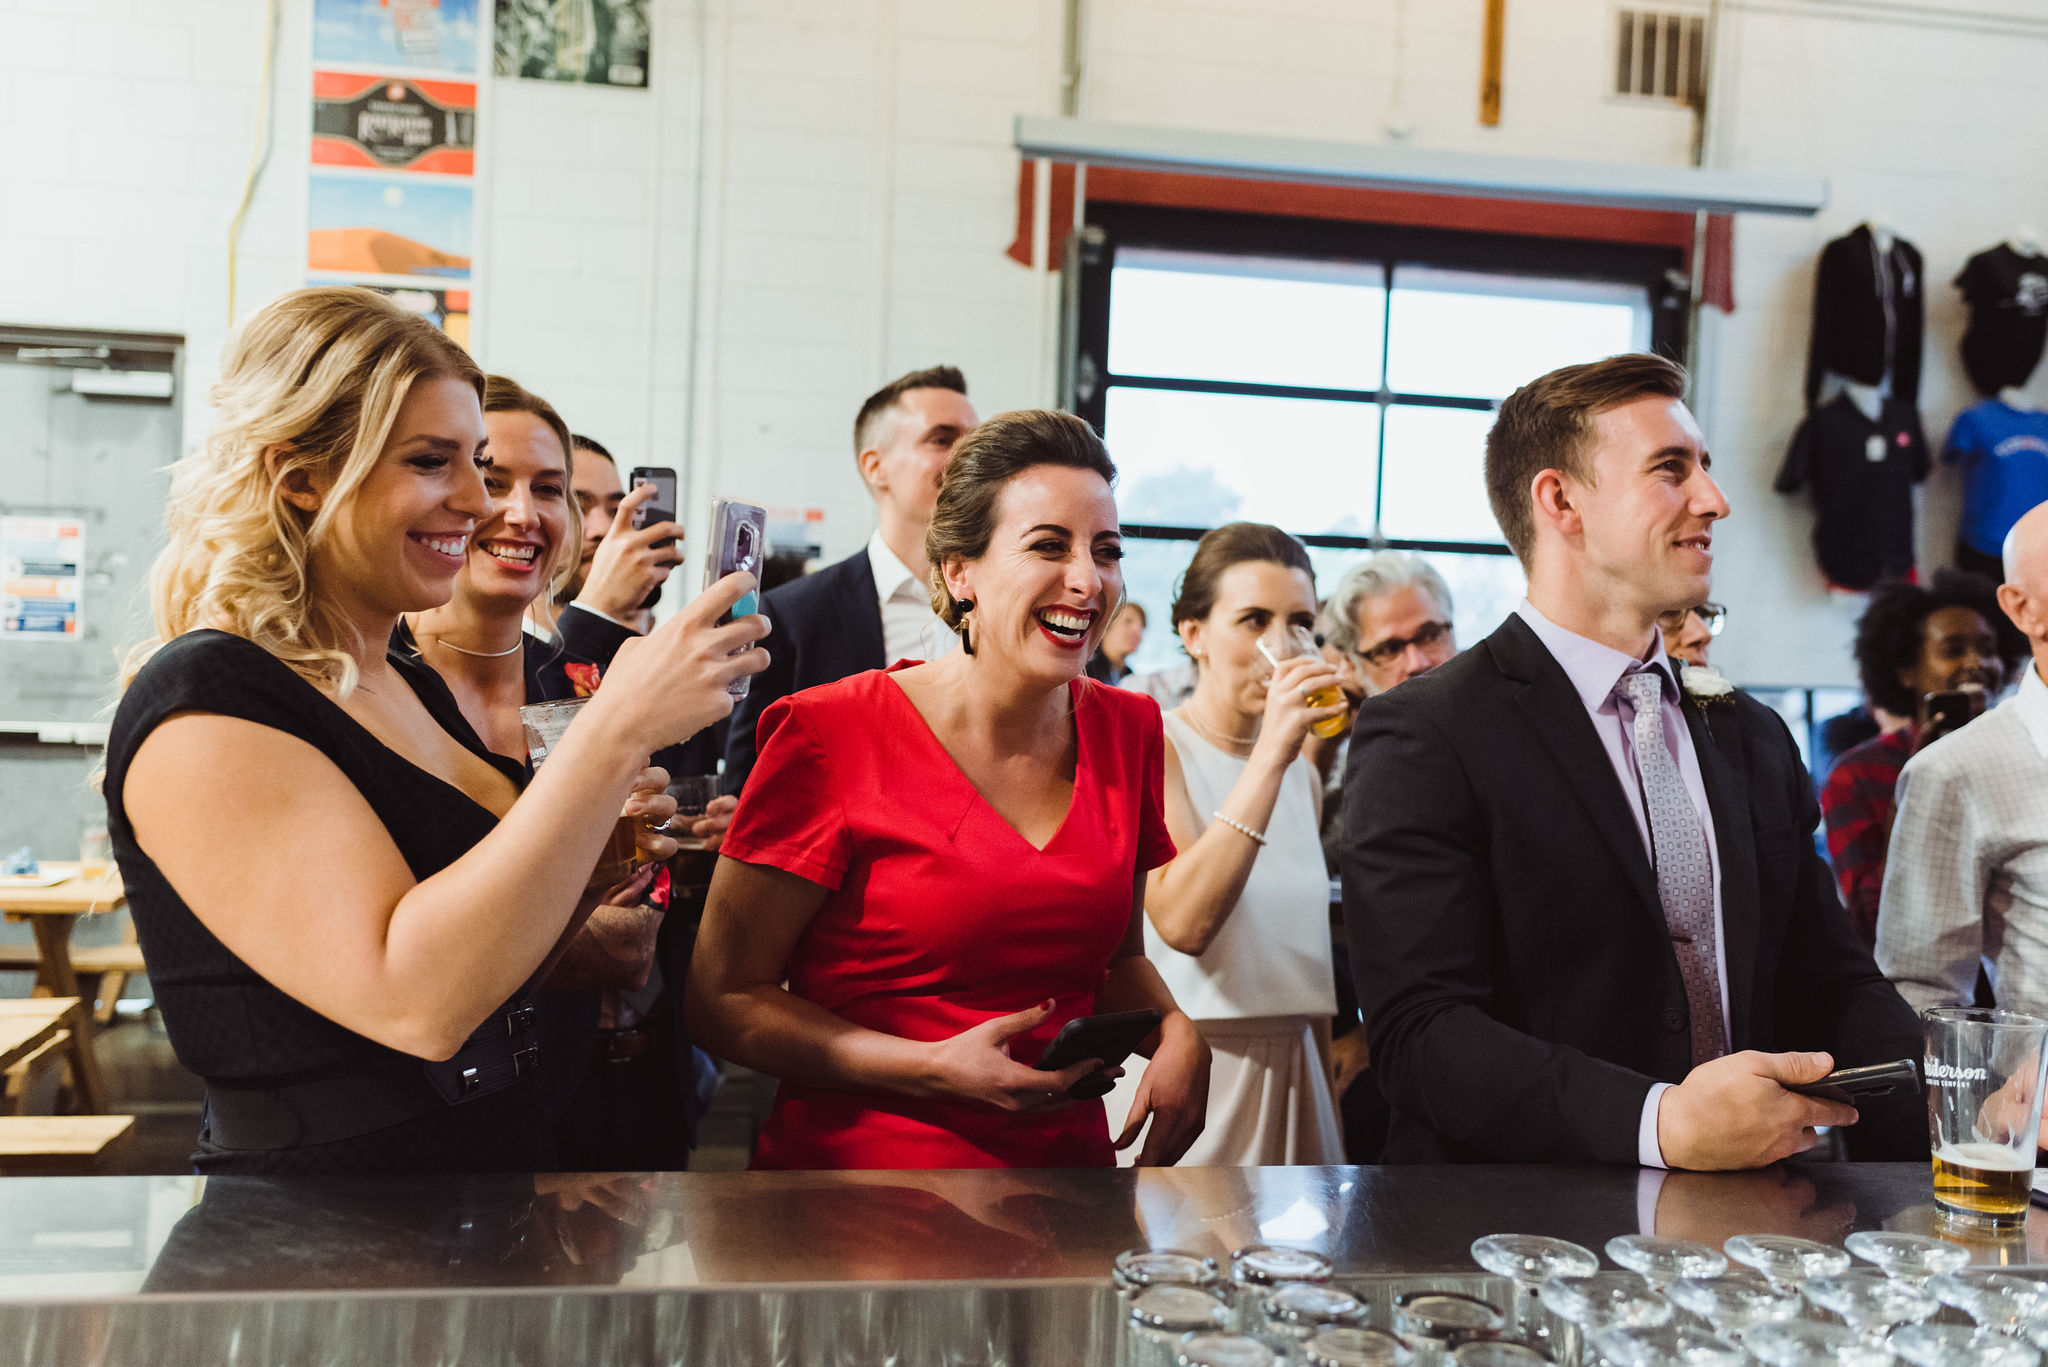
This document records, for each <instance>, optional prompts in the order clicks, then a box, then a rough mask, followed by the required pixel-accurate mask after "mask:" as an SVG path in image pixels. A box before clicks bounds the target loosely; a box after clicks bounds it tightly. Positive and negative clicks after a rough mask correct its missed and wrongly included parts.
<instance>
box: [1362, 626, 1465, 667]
mask: <svg viewBox="0 0 2048 1367" xmlns="http://www.w3.org/2000/svg"><path fill="white" fill-rule="evenodd" d="M1450 634H1451V624H1450V623H1449V622H1424V623H1423V624H1422V625H1421V626H1419V627H1417V628H1416V629H1415V634H1414V635H1413V636H1410V637H1409V638H1408V639H1407V640H1405V641H1404V640H1402V639H1401V638H1400V637H1399V636H1393V637H1389V638H1388V639H1386V640H1384V641H1381V642H1380V643H1379V644H1378V645H1376V646H1374V647H1373V648H1372V649H1371V650H1360V651H1354V652H1353V653H1354V654H1356V655H1357V656H1358V658H1359V659H1361V660H1363V661H1365V662H1366V663H1367V664H1369V665H1390V664H1392V663H1393V662H1394V661H1396V660H1398V659H1400V658H1401V656H1402V654H1403V653H1404V652H1405V651H1406V650H1407V649H1408V647H1410V646H1421V647H1422V648H1423V649H1424V650H1427V649H1429V647H1431V646H1433V645H1435V644H1436V643H1437V642H1438V641H1441V640H1443V639H1444V637H1446V636H1448V635H1450Z"/></svg>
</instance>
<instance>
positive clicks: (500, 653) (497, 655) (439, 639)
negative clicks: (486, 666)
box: [427, 636, 526, 660]
mask: <svg viewBox="0 0 2048 1367" xmlns="http://www.w3.org/2000/svg"><path fill="white" fill-rule="evenodd" d="M427 639H428V640H430V641H433V642H434V643H435V644H437V645H439V646H441V647H442V648H443V649H446V650H452V651H454V652H455V653H456V654H457V655H474V656H476V657H477V658H478V659H479V660H502V659H504V658H505V657H506V656H507V655H517V654H518V653H519V652H520V651H522V650H524V649H526V642H525V641H523V640H522V641H520V642H519V643H518V644H517V645H515V646H513V647H512V649H510V650H471V649H470V648H469V647H467V646H459V645H457V644H455V642H453V641H451V640H449V639H448V638H447V637H446V636H430V637H428V638H427Z"/></svg>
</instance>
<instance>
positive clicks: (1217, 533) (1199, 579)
mask: <svg viewBox="0 0 2048 1367" xmlns="http://www.w3.org/2000/svg"><path fill="white" fill-rule="evenodd" d="M1257 561H1268V562H1271V563H1272V564H1275V565H1279V566H1282V567H1284V568H1286V569H1290V570H1300V571H1301V572H1302V573H1303V574H1306V575H1307V576H1308V581H1309V583H1311V584H1313V583H1315V581H1316V567H1315V566H1314V565H1313V564H1311V563H1310V562H1309V558H1308V548H1307V547H1306V546H1304V545H1302V544H1301V542H1299V541H1297V540H1296V539H1295V538H1294V537H1292V536H1290V535H1289V534H1288V533H1286V532H1283V531H1281V530H1280V529H1279V528H1278V527H1275V526H1272V525H1271V524H1269V523H1265V522H1226V523H1224V524H1223V525H1222V526H1221V527H1213V528H1211V529H1210V530H1209V531H1207V532H1204V533H1203V534H1202V539H1201V540H1200V541H1197V542H1196V543H1195V558H1194V559H1193V560H1190V561H1188V567H1187V568H1186V569H1185V570H1183V571H1181V576H1180V583H1179V584H1178V585H1177V586H1176V588H1175V591H1174V596H1173V625H1174V628H1175V629H1176V630H1178V629H1179V627H1180V624H1181V623H1182V622H1206V621H1207V620H1209V614H1210V613H1211V612H1213V611H1215V609H1216V581H1217V580H1219V579H1221V578H1222V577H1223V572H1224V571H1225V570H1227V569H1229V568H1230V567H1231V566H1232V565H1244V564H1249V563H1253V562H1257ZM1181 649H1182V650H1186V649H1187V647H1186V646H1185V645H1183V646H1182V647H1181Z"/></svg>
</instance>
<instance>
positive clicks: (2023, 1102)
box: [1921, 1006, 2048, 1224]
mask: <svg viewBox="0 0 2048 1367" xmlns="http://www.w3.org/2000/svg"><path fill="white" fill-rule="evenodd" d="M1921 1019H1922V1020H1923V1021H1925V1022H1926V1025H1927V1055H1926V1061H1925V1063H1924V1065H1923V1067H1922V1072H1923V1073H1924V1075H1925V1077H1926V1079H1927V1130H1928V1140H1929V1142H1930V1144H1931V1146H1932V1147H1933V1150H1934V1199H1935V1201H1936V1202H1937V1203H1938V1204H1939V1205H1940V1206H1941V1207H1942V1208H1943V1209H1944V1210H1947V1211H1950V1212H1953V1213H1954V1214H1956V1215H1959V1216H1963V1217H1966V1218H1969V1219H1974V1220H1980V1221H1990V1222H1992V1223H1994V1224H1997V1223H2004V1222H2007V1221H2018V1220H2022V1219H2024V1218H2025V1217H2026V1213H2027V1198H2028V1196H2029V1195H2030V1194H2031V1193H2032V1191H2033V1186H2034V1150H2035V1144H2036V1143H2037V1141H2038V1140H2039V1138H2040V1134H2041V1080H2042V1073H2043V1067H2044V1063H2048V1054H2044V1053H2043V1049H2042V1046H2043V1044H2044V1043H2048V1019H2044V1018H2042V1017H2040V1016H2029V1015H2023V1014H2022V1013H2020V1012H2018V1011H1998V1010H1992V1009H1989V1008H1985V1007H1974V1006H1950V1007H1940V1008H1937V1009H1935V1010H1932V1011H1923V1012H1922V1013H1921Z"/></svg>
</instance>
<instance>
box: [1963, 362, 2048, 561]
mask: <svg viewBox="0 0 2048 1367" xmlns="http://www.w3.org/2000/svg"><path fill="white" fill-rule="evenodd" d="M1941 458H1942V460H1943V461H1944V462H1946V463H1947V464H1950V465H1960V466H1962V467H1963V521H1962V526H1961V527H1960V528H1959V529H1958V530H1959V532H1960V534H1961V536H1962V539H1963V541H1964V543H1965V544H1966V545H1968V546H1969V547H1970V548H1971V549H1972V550H1977V551H1982V552H1983V553H1984V554H1985V555H1998V554H2001V553H2002V552H2003V551H2004V549H2005V534H2006V533H2007V532H2009V531H2011V530H2012V524H2013V523H2015V522H2017V521H2019V520H2020V517H2021V516H2022V515H2023V514H2025V513H2026V512H2027V510H2028V509H2030V508H2032V507H2033V506H2034V505H2035V504H2037V503H2041V502H2043V501H2048V413H2036V412H2033V411H2031V410H2029V409H2024V408H2014V407H2013V406H2012V405H2011V404H2009V403H2007V402H2005V401H2004V400H2003V399H1986V400H1984V402H1982V403H1980V404H1976V405H1974V406H1972V407H1970V408H1966V409H1964V410H1963V411H1962V412H1961V413H1960V414H1958V415H1957V416H1956V421H1955V425H1954V426H1953V427H1951V428H1949V430H1948V444H1947V445H1946V446H1944V447H1943V448H1942V453H1941Z"/></svg>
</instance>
